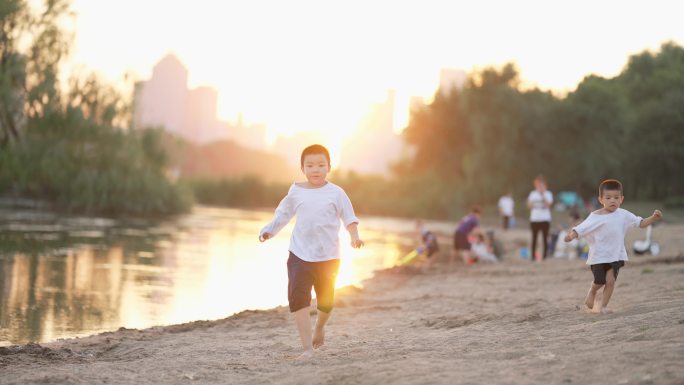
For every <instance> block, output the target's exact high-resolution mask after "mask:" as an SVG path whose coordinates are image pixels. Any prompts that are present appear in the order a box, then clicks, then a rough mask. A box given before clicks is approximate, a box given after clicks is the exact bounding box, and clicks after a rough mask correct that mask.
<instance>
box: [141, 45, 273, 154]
mask: <svg viewBox="0 0 684 385" xmlns="http://www.w3.org/2000/svg"><path fill="white" fill-rule="evenodd" d="M217 104H218V93H217V92H216V90H215V89H213V88H211V87H206V86H204V87H197V88H194V89H188V70H187V68H185V66H184V65H183V63H181V61H180V60H179V59H178V58H177V57H176V56H175V55H173V54H168V55H166V56H165V57H164V58H163V59H161V60H160V61H159V63H157V64H156V65H155V66H154V69H153V70H152V77H151V78H150V79H149V80H147V81H141V82H138V83H136V85H135V95H134V105H135V110H134V116H133V119H134V124H135V126H136V127H145V126H163V127H164V129H165V130H167V131H169V132H171V133H173V134H175V135H179V136H181V137H183V138H185V139H187V140H190V141H193V142H196V143H207V142H211V141H216V140H222V139H233V140H235V141H236V142H238V143H239V144H241V145H244V146H246V147H252V148H256V149H264V148H265V137H266V129H265V127H264V126H263V125H254V124H250V125H244V124H242V121H241V119H240V122H239V123H238V124H237V125H233V124H230V123H228V122H222V121H220V120H218V118H217Z"/></svg>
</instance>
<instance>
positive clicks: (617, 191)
mask: <svg viewBox="0 0 684 385" xmlns="http://www.w3.org/2000/svg"><path fill="white" fill-rule="evenodd" d="M624 199H625V197H624V196H623V195H622V183H620V182H619V181H617V180H615V179H607V180H604V181H603V182H601V185H600V186H599V195H598V200H599V202H600V203H601V204H602V205H603V208H602V209H599V210H596V211H594V212H592V213H591V214H590V215H589V216H588V217H587V219H585V220H584V222H582V223H580V224H579V225H577V226H575V227H574V228H573V229H572V230H570V232H569V233H568V234H567V235H566V236H565V242H570V241H572V240H573V239H577V238H579V237H583V238H584V239H586V240H587V242H588V243H589V258H588V259H587V265H590V266H591V272H592V273H593V274H594V282H593V283H592V284H591V287H590V288H589V293H587V297H586V298H585V300H584V304H585V305H586V306H587V308H589V309H593V308H594V300H595V298H596V293H597V292H598V290H599V289H600V288H601V287H603V300H602V301H601V313H609V312H610V311H609V310H608V308H607V307H608V301H610V296H611V295H612V294H613V289H614V288H615V280H616V279H617V276H618V272H619V271H620V268H621V267H622V266H624V265H625V261H626V260H627V250H625V233H627V229H629V228H630V227H641V228H643V227H647V226H648V225H650V224H652V223H654V222H657V221H659V220H660V219H661V218H662V215H663V214H662V213H661V212H660V210H655V211H654V212H653V215H651V216H650V217H648V218H646V219H642V218H641V217H638V216H636V215H634V214H632V213H631V212H629V211H627V210H625V209H621V208H620V205H621V204H622V201H623V200H624Z"/></svg>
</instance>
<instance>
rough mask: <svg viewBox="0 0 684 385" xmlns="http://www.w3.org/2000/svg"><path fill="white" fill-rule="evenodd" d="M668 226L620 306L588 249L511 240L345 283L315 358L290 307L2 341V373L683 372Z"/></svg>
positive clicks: (65, 379) (414, 378)
mask: <svg viewBox="0 0 684 385" xmlns="http://www.w3.org/2000/svg"><path fill="white" fill-rule="evenodd" d="M658 231H659V232H658V235H659V240H660V242H661V244H662V245H663V246H664V247H663V254H661V255H660V256H657V257H652V256H636V257H631V258H630V262H628V263H627V265H626V266H625V267H624V268H623V269H622V270H620V275H619V279H618V284H617V287H616V290H615V294H614V296H613V299H612V300H611V307H612V308H613V310H614V311H615V313H613V314H607V315H602V314H592V313H587V312H586V311H584V309H583V308H582V306H581V303H582V300H583V298H584V295H585V293H586V291H587V289H588V286H589V283H590V281H591V273H590V272H589V269H588V268H587V267H586V266H585V265H584V261H583V260H572V261H568V260H561V259H551V260H547V261H545V262H543V263H531V262H529V261H523V260H519V259H517V257H515V256H514V255H513V254H514V252H515V250H514V249H513V247H514V246H511V248H510V250H509V256H508V259H507V260H506V261H504V262H503V263H500V264H496V265H473V266H464V265H461V264H459V265H457V266H456V269H455V271H454V272H451V273H445V272H444V266H443V265H437V266H435V268H434V269H432V270H431V271H428V272H423V271H422V270H421V269H419V268H417V267H416V266H408V267H402V268H394V269H390V270H385V271H382V272H379V273H378V274H376V276H375V277H374V278H373V279H371V280H368V281H366V282H365V283H364V285H363V288H353V287H352V288H345V289H341V290H339V291H338V295H337V307H336V309H335V311H334V314H333V316H332V318H331V320H330V322H329V324H328V327H327V336H326V346H325V347H324V348H323V349H321V350H320V351H318V352H317V353H316V355H315V356H314V358H313V359H312V360H310V361H308V362H297V361H295V360H293V358H294V357H295V356H296V355H297V354H298V352H299V341H298V338H297V335H296V331H295V329H294V325H293V323H292V320H291V316H290V314H289V312H288V310H287V309H286V308H285V307H279V308H276V309H272V310H267V311H245V312H242V313H239V314H237V315H234V316H232V317H229V318H226V319H222V320H218V321H197V322H193V323H188V324H183V325H173V326H166V327H154V328H150V329H145V330H132V329H121V330H119V331H116V332H111V333H102V334H99V335H96V336H91V337H86V338H78V339H70V340H61V341H56V342H52V343H48V344H42V345H37V344H29V345H23V346H12V347H5V348H0V384H27V383H29V384H30V383H40V384H98V383H106V384H219V383H225V384H270V383H273V384H293V385H294V384H298V385H299V384H315V383H323V384H550V383H551V384H594V383H596V384H598V383H601V384H684V365H682V362H684V253H683V252H682V250H683V249H684V246H683V245H682V242H683V241H682V234H684V226H682V225H668V226H663V227H662V228H661V229H659V230H658ZM639 235H640V234H633V235H631V239H628V244H631V240H633V239H635V238H638V236H639ZM526 237H527V232H526V231H523V230H519V231H512V232H509V233H508V234H504V235H503V236H502V238H503V239H504V240H505V241H506V244H507V245H515V244H516V242H518V241H520V242H524V239H526ZM312 314H313V313H312ZM312 320H313V317H312Z"/></svg>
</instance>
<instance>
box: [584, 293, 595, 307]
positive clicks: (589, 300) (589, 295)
mask: <svg viewBox="0 0 684 385" xmlns="http://www.w3.org/2000/svg"><path fill="white" fill-rule="evenodd" d="M595 299H596V292H592V291H591V289H589V292H588V293H587V298H585V299H584V305H585V306H586V307H587V308H588V309H589V310H591V309H593V308H594V300H595Z"/></svg>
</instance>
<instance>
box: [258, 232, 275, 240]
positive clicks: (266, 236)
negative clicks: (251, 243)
mask: <svg viewBox="0 0 684 385" xmlns="http://www.w3.org/2000/svg"><path fill="white" fill-rule="evenodd" d="M272 236H273V235H271V233H263V234H259V242H264V241H266V240H267V239H271V237H272Z"/></svg>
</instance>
